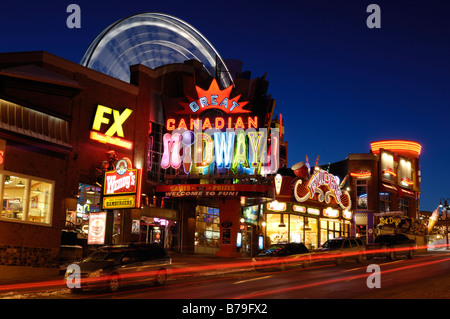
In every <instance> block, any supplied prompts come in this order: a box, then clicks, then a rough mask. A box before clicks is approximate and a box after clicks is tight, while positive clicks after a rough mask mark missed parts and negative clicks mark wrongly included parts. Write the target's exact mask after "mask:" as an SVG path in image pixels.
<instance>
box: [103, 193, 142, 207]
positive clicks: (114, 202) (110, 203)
mask: <svg viewBox="0 0 450 319" xmlns="http://www.w3.org/2000/svg"><path fill="white" fill-rule="evenodd" d="M136 204H137V203H136V196H135V195H130V196H111V197H103V209H122V208H136V207H137V206H136Z"/></svg>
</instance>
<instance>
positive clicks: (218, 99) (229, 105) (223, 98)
mask: <svg viewBox="0 0 450 319" xmlns="http://www.w3.org/2000/svg"><path fill="white" fill-rule="evenodd" d="M195 89H196V91H197V96H198V99H197V100H195V99H193V98H190V97H188V99H189V103H183V102H181V103H180V105H181V106H182V107H183V110H182V111H178V112H177V114H199V113H202V112H204V111H206V110H209V109H219V110H221V111H223V112H225V113H250V111H248V110H244V109H242V107H243V106H245V105H246V104H247V103H248V102H238V101H239V98H240V97H241V95H238V96H236V97H235V98H232V99H230V94H231V90H232V89H233V86H232V85H230V86H229V87H227V88H226V89H224V90H221V89H220V88H219V85H218V84H217V81H216V79H213V80H212V82H211V84H210V86H209V88H208V90H206V91H205V90H203V89H202V88H200V87H198V86H195Z"/></svg>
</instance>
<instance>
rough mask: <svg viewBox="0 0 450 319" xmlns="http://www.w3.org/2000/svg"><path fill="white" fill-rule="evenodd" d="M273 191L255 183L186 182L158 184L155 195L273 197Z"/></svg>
mask: <svg viewBox="0 0 450 319" xmlns="http://www.w3.org/2000/svg"><path fill="white" fill-rule="evenodd" d="M271 191H272V189H271V188H270V187H269V186H266V185H255V184H184V185H157V186H156V189H155V195H156V196H163V197H196V196H202V197H210V196H222V197H235V196H261V197H271Z"/></svg>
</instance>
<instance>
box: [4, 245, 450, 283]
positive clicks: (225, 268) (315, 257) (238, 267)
mask: <svg viewBox="0 0 450 319" xmlns="http://www.w3.org/2000/svg"><path fill="white" fill-rule="evenodd" d="M445 247H447V245H445V244H443V245H439V246H436V248H445ZM427 248H428V246H426V245H424V246H418V247H416V248H415V250H426V249H427ZM409 249H410V247H405V248H394V249H377V250H371V252H372V253H383V252H384V253H387V252H389V251H396V252H400V251H404V250H409ZM441 253H442V252H441ZM358 254H362V255H367V251H350V252H340V253H317V252H313V253H311V254H310V255H305V256H299V257H296V258H292V257H289V258H288V257H286V258H283V259H282V260H283V262H284V263H286V265H287V266H290V265H291V264H292V263H299V262H307V263H309V265H308V266H307V267H306V269H317V268H321V267H330V266H331V265H316V264H315V263H317V262H319V263H320V262H323V261H334V260H336V259H337V258H348V257H354V256H357V255H358ZM449 254H450V251H449ZM279 263H280V259H268V260H265V261H261V262H259V265H262V266H263V268H264V267H267V268H270V267H273V266H275V265H278V264H279ZM254 266H255V263H254V262H252V261H251V260H246V261H231V262H225V263H219V264H213V265H197V266H190V267H180V268H178V267H177V264H176V263H174V264H173V265H172V270H171V271H170V277H171V278H178V279H181V278H183V277H188V278H191V277H195V276H205V275H207V274H209V275H218V274H221V275H223V274H231V273H236V272H243V271H247V272H248V271H251V270H253V269H254ZM296 270H298V269H293V271H296ZM155 275H156V270H154V271H147V272H136V273H131V274H126V275H121V278H123V279H126V280H138V279H139V278H143V277H144V278H148V277H154V276H155ZM258 275H259V274H257V275H256V276H258ZM249 276H250V275H249ZM365 276H367V275H365ZM108 279H109V277H108V276H103V277H99V278H84V279H82V280H83V281H85V282H89V283H94V282H98V283H99V284H100V285H104V284H105V283H106V282H107V280H108ZM313 285H317V284H313ZM45 288H54V289H57V288H60V289H63V288H67V285H66V280H65V279H56V280H48V281H39V282H28V283H16V284H5V285H0V292H10V291H20V290H30V289H34V290H42V289H45Z"/></svg>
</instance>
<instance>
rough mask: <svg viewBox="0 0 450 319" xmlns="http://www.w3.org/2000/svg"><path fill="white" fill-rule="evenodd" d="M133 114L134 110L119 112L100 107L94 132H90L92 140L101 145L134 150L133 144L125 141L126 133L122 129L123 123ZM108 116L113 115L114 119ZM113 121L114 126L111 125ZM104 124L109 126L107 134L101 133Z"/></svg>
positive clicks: (93, 127)
mask: <svg viewBox="0 0 450 319" xmlns="http://www.w3.org/2000/svg"><path fill="white" fill-rule="evenodd" d="M132 112H133V110H131V109H129V108H125V110H123V111H122V112H119V111H117V110H113V109H112V108H109V107H106V106H103V105H98V106H97V110H96V112H95V117H94V122H93V124H92V131H91V132H90V138H91V139H92V140H95V141H98V142H100V143H104V144H112V145H115V146H119V147H123V148H126V149H132V148H133V142H130V141H127V140H125V139H123V137H124V133H123V128H122V125H123V123H124V122H125V121H126V120H127V119H128V117H129V116H130V115H131V113H132ZM106 114H112V118H111V116H107V115H106ZM111 120H112V124H111V125H110V122H111ZM104 124H105V125H109V126H108V129H107V130H106V131H105V133H101V132H100V131H101V130H103V127H104V126H105V125H104ZM114 135H116V136H114Z"/></svg>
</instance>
